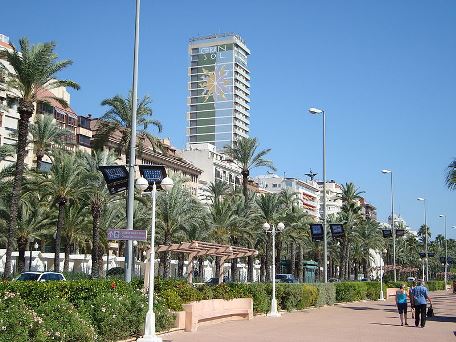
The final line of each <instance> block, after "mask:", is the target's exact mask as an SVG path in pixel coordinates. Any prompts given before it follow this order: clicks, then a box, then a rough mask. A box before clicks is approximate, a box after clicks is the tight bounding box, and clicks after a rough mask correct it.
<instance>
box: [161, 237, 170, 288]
mask: <svg viewBox="0 0 456 342" xmlns="http://www.w3.org/2000/svg"><path fill="white" fill-rule="evenodd" d="M169 243H171V237H170V236H169V234H166V233H165V239H164V244H165V245H167V244H169ZM160 262H161V263H162V265H163V278H165V279H166V278H169V275H170V265H169V262H170V252H163V253H162V254H161V257H160Z"/></svg>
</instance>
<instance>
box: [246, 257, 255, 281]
mask: <svg viewBox="0 0 456 342" xmlns="http://www.w3.org/2000/svg"><path fill="white" fill-rule="evenodd" d="M254 262H255V259H254V256H253V255H249V256H248V257H247V282H249V283H252V282H253V269H254V267H255V264H254Z"/></svg>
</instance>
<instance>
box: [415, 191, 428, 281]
mask: <svg viewBox="0 0 456 342" xmlns="http://www.w3.org/2000/svg"><path fill="white" fill-rule="evenodd" d="M417 201H421V202H423V204H424V229H425V231H424V253H425V257H424V260H425V263H426V279H424V280H425V281H429V260H428V226H427V219H426V216H427V213H426V211H427V209H426V199H425V198H423V197H418V198H417Z"/></svg>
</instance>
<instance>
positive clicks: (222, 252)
mask: <svg viewBox="0 0 456 342" xmlns="http://www.w3.org/2000/svg"><path fill="white" fill-rule="evenodd" d="M156 252H157V253H163V252H178V253H184V254H188V267H187V279H188V282H189V283H192V282H193V259H195V258H197V257H201V256H215V257H220V258H219V259H218V263H219V269H220V270H223V264H224V263H225V261H226V260H229V259H233V258H243V257H248V256H251V255H258V251H257V250H255V249H250V248H244V247H236V246H230V245H220V244H217V243H211V242H204V241H191V242H181V243H173V244H169V245H160V246H158V248H157V250H156ZM218 278H219V279H218V282H219V284H221V283H222V282H223V271H221V272H220V274H219V275H218Z"/></svg>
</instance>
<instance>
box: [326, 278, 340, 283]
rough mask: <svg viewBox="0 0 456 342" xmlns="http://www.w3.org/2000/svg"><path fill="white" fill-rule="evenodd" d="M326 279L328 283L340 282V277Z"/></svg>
mask: <svg viewBox="0 0 456 342" xmlns="http://www.w3.org/2000/svg"><path fill="white" fill-rule="evenodd" d="M328 281H329V282H330V283H339V282H340V279H337V278H329V279H328Z"/></svg>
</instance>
